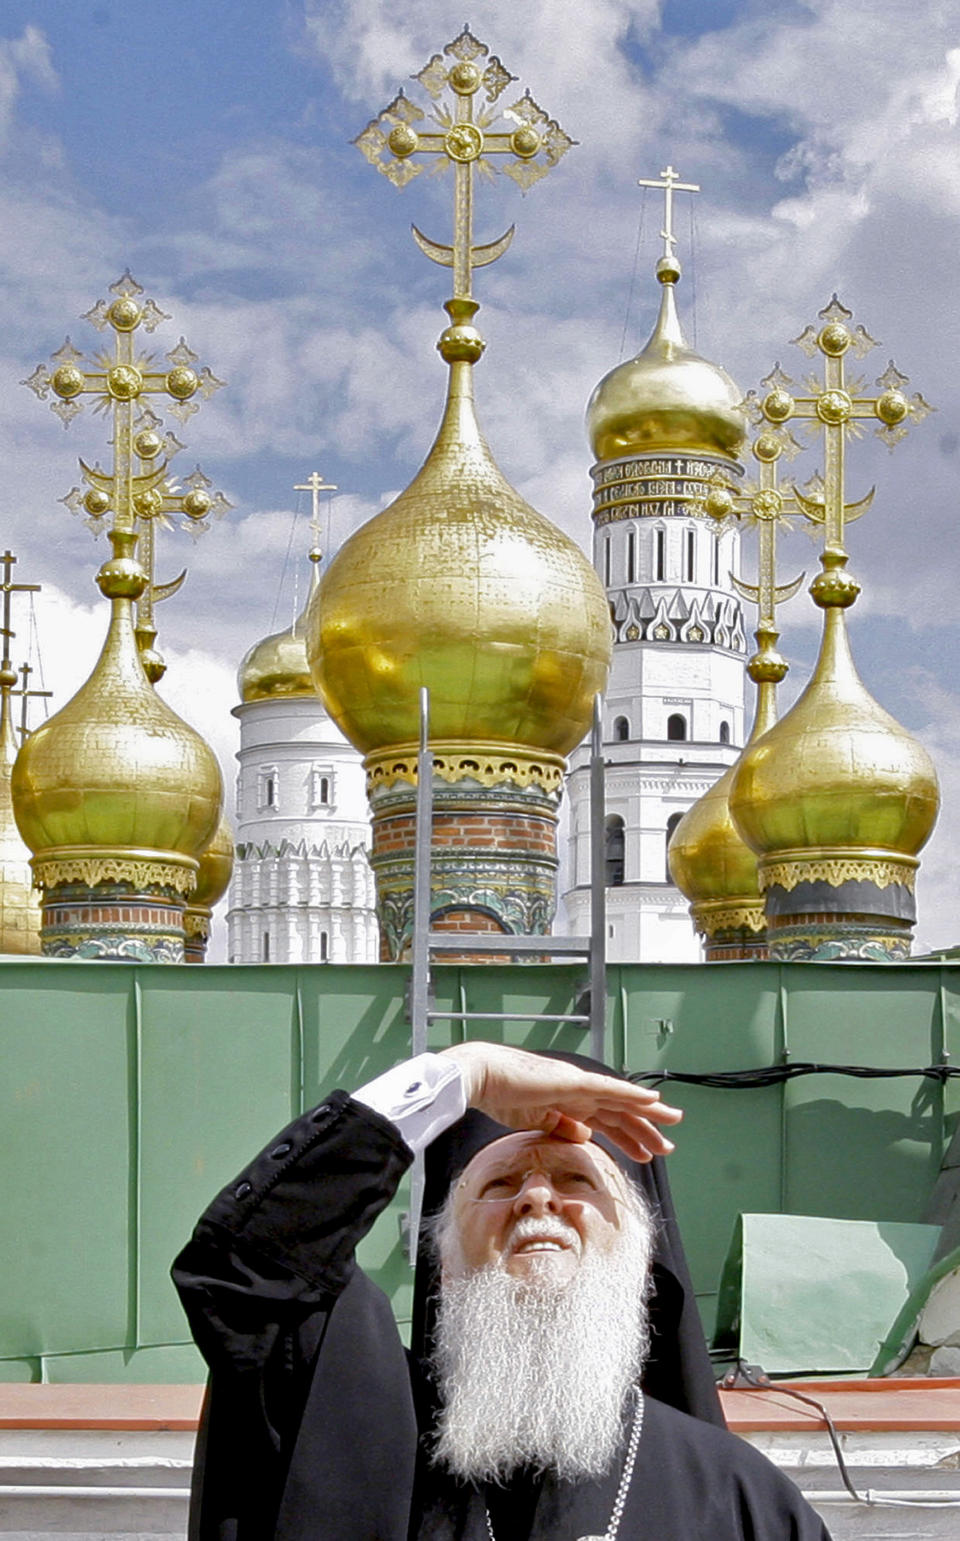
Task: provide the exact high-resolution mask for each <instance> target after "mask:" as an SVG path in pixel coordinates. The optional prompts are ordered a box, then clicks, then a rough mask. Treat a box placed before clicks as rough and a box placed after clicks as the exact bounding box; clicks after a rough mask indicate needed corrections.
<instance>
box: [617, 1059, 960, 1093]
mask: <svg viewBox="0 0 960 1541" xmlns="http://www.w3.org/2000/svg"><path fill="white" fill-rule="evenodd" d="M807 1075H844V1076H853V1077H855V1078H856V1079H858V1080H861V1081H883V1080H890V1079H895V1078H896V1077H898V1076H920V1077H922V1078H923V1079H925V1080H927V1081H939V1082H940V1084H941V1085H944V1084H945V1083H946V1082H947V1081H949V1080H952V1079H953V1078H954V1077H955V1076H960V1066H956V1065H923V1066H916V1067H909V1068H906V1069H901V1068H897V1069H889V1070H882V1069H879V1068H878V1067H876V1066H873V1065H825V1064H820V1063H818V1062H817V1061H815V1060H793V1061H791V1062H790V1063H789V1064H786V1065H761V1066H758V1067H757V1068H756V1069H753V1070H717V1071H712V1072H708V1073H706V1074H694V1073H693V1072H691V1071H684V1070H635V1071H633V1072H632V1073H631V1074H630V1075H628V1077H627V1079H628V1080H629V1081H634V1082H641V1081H648V1082H650V1084H651V1085H653V1086H660V1085H662V1084H663V1083H664V1082H666V1081H676V1082H678V1083H679V1084H681V1085H684V1086H709V1087H713V1088H714V1089H715V1090H717V1091H752V1090H756V1089H758V1088H760V1087H765V1086H779V1085H781V1084H782V1083H783V1082H784V1081H793V1080H796V1079H797V1078H798V1077H799V1076H807Z"/></svg>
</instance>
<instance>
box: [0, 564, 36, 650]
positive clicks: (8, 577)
mask: <svg viewBox="0 0 960 1541" xmlns="http://www.w3.org/2000/svg"><path fill="white" fill-rule="evenodd" d="M16 560H17V559H16V557H15V556H14V554H13V552H12V551H10V550H9V549H8V550H6V551H4V553H3V555H2V556H0V566H2V567H3V582H2V584H0V592H2V593H3V625H2V626H0V634H2V636H3V662H2V664H0V668H2V670H3V672H4V673H6V674H10V673H12V670H11V667H10V643H11V642H12V640H13V638H14V636H15V635H16V633H15V632H14V631H12V630H11V627H10V596H11V594H39V592H40V585H39V583H14V582H13V569H14V566H15V564H16Z"/></svg>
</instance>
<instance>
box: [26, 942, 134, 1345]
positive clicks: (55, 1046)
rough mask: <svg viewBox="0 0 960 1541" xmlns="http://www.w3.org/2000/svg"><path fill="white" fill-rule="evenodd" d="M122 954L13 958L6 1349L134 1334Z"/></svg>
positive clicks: (126, 988) (126, 971) (128, 975)
mask: <svg viewBox="0 0 960 1541" xmlns="http://www.w3.org/2000/svg"><path fill="white" fill-rule="evenodd" d="M131 979H132V970H131V969H130V968H128V967H126V966H124V965H118V964H113V965H108V966H106V967H104V966H101V965H97V964H79V965H77V966H75V967H71V966H70V965H68V964H62V965H59V966H57V965H53V966H51V965H49V964H41V963H34V964H25V965H17V964H5V965H3V1009H2V1013H0V1043H2V1048H0V1059H2V1066H3V1071H2V1075H0V1166H2V1170H3V1171H4V1172H5V1173H6V1174H8V1176H7V1180H6V1181H5V1182H4V1185H3V1202H2V1205H0V1259H2V1265H0V1267H2V1284H0V1293H2V1300H3V1305H2V1310H0V1358H11V1357H12V1358H18V1359H19V1358H24V1357H29V1356H33V1355H37V1354H42V1353H56V1352H60V1351H62V1350H66V1349H76V1348H98V1349H99V1348H104V1347H112V1346H113V1345H114V1344H116V1343H123V1342H124V1341H126V1340H127V1335H128V1333H129V1332H130V1327H131V1323H130V1311H129V1306H130V1301H129V1288H128V1266H127V1262H128V1238H129V1225H130V1214H131V1209H132V1196H133V1195H132V1189H131V1170H130V1118H129V1113H130V1108H131V1105H132V1103H131V1090H132V1088H131V1084H130V1059H131V1056H130V1053H129V1040H130V1036H131V1029H132V1022H131V1018H130V1001H131V997H130V986H131Z"/></svg>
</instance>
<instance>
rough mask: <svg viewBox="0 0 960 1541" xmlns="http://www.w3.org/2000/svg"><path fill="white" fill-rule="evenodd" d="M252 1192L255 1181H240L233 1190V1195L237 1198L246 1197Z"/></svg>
mask: <svg viewBox="0 0 960 1541" xmlns="http://www.w3.org/2000/svg"><path fill="white" fill-rule="evenodd" d="M252 1192H253V1183H238V1184H237V1186H236V1187H235V1188H234V1190H233V1196H234V1198H235V1199H245V1198H246V1197H247V1195H248V1194H250V1193H252Z"/></svg>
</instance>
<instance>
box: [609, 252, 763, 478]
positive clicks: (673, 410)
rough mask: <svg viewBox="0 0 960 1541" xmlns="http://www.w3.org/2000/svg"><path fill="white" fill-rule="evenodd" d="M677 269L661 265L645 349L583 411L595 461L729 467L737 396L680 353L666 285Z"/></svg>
mask: <svg viewBox="0 0 960 1541" xmlns="http://www.w3.org/2000/svg"><path fill="white" fill-rule="evenodd" d="M679 276H680V265H679V263H678V262H676V260H675V259H674V258H670V257H664V258H661V260H660V262H659V263H658V265H657V277H658V279H659V280H660V282H661V284H662V285H663V294H662V297H661V302H660V315H659V317H658V320H657V324H656V326H655V327H654V329H653V334H652V336H651V337H650V340H649V342H648V343H647V345H646V347H645V348H643V349H642V351H641V352H640V353H638V354H637V356H636V358H632V359H627V361H626V362H625V363H623V364H618V365H617V367H616V369H611V371H610V373H609V374H607V375H604V377H603V379H602V380H601V381H600V384H599V385H598V386H597V387H596V389H595V390H594V392H593V395H592V396H591V397H590V400H589V402H588V404H587V433H588V434H589V437H590V443H591V444H592V445H593V452H594V454H595V456H596V458H597V460H617V459H620V458H621V457H622V456H624V455H632V454H650V453H656V452H657V451H661V452H663V453H665V454H668V453H670V452H671V451H679V452H680V453H682V454H687V455H696V454H707V455H723V456H725V457H726V458H727V459H728V460H735V459H736V457H737V453H738V451H739V450H740V447H741V445H742V444H743V440H744V438H745V436H746V432H747V420H746V417H745V415H744V412H743V409H742V407H741V402H742V400H743V392H742V391H741V390H740V389H739V388H738V387H737V385H736V384H735V383H734V381H733V380H731V378H730V376H729V375H728V374H727V373H726V371H725V370H723V369H721V368H720V366H719V365H718V364H710V363H708V362H707V360H706V359H703V358H701V357H700V355H699V354H698V353H694V351H693V349H692V348H688V346H687V343H686V339H685V337H684V335H683V331H682V329H681V326H680V320H679V317H678V315H677V307H676V300H675V298H674V285H675V284H676V282H677V279H678V278H679Z"/></svg>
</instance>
